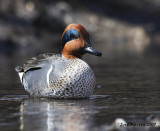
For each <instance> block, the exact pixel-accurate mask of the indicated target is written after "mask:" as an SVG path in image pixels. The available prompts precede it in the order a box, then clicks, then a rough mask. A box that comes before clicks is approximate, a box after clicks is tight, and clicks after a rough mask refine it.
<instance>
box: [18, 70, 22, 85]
mask: <svg viewBox="0 0 160 131" xmlns="http://www.w3.org/2000/svg"><path fill="white" fill-rule="evenodd" d="M18 75H19V78H20V80H21V83H22V79H23V72H20V73H18Z"/></svg>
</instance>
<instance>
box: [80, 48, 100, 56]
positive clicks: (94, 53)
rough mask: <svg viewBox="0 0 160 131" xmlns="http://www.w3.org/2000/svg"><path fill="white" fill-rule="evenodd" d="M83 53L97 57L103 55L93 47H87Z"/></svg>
mask: <svg viewBox="0 0 160 131" xmlns="http://www.w3.org/2000/svg"><path fill="white" fill-rule="evenodd" d="M83 52H84V53H89V54H92V55H96V56H101V55H102V53H101V52H99V51H97V50H95V49H94V48H93V47H86V48H84V49H83Z"/></svg>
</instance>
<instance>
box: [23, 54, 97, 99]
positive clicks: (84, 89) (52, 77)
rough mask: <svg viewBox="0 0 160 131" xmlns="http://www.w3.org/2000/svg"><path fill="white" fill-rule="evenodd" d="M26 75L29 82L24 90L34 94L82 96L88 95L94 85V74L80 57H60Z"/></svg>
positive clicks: (61, 96)
mask: <svg viewBox="0 0 160 131" xmlns="http://www.w3.org/2000/svg"><path fill="white" fill-rule="evenodd" d="M26 75H28V76H27V81H26V82H27V83H30V85H27V86H26V87H27V88H26V90H27V91H28V92H30V94H31V95H34V96H47V97H57V98H83V97H89V96H90V95H91V94H92V93H93V90H94V87H95V75H94V73H93V71H92V69H91V68H90V67H89V65H88V64H87V63H86V62H84V61H83V60H81V59H66V58H64V57H61V58H60V59H57V60H56V61H54V62H50V63H48V64H47V65H46V66H44V67H43V68H42V69H40V70H35V71H33V72H28V74H27V73H26ZM33 79H34V81H33Z"/></svg>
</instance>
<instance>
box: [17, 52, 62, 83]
mask: <svg viewBox="0 0 160 131" xmlns="http://www.w3.org/2000/svg"><path fill="white" fill-rule="evenodd" d="M60 57H61V55H60V54H53V53H46V54H41V55H39V56H37V57H32V58H31V59H29V60H28V61H27V62H26V63H25V64H24V65H23V66H17V67H16V68H15V70H16V71H17V72H18V74H19V77H20V80H21V82H23V77H24V75H25V73H26V72H27V71H33V70H39V69H41V68H42V67H44V66H45V65H47V63H50V62H54V61H55V60H57V59H58V58H60Z"/></svg>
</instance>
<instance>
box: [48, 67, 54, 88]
mask: <svg viewBox="0 0 160 131" xmlns="http://www.w3.org/2000/svg"><path fill="white" fill-rule="evenodd" d="M52 69H53V66H52V65H51V67H50V69H49V70H48V72H47V85H48V88H49V75H50V73H51V71H52Z"/></svg>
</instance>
